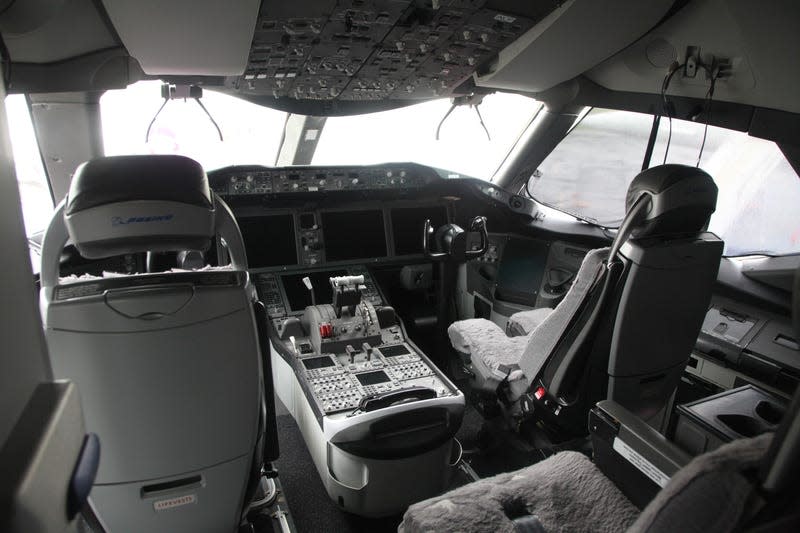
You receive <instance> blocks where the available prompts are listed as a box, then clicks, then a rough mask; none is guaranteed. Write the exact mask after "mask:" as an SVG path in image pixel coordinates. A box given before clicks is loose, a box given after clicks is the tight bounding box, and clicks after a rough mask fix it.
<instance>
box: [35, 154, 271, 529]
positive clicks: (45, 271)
mask: <svg viewBox="0 0 800 533" xmlns="http://www.w3.org/2000/svg"><path fill="white" fill-rule="evenodd" d="M215 234H218V235H219V237H220V238H221V239H222V240H224V242H225V243H226V244H227V249H228V253H229V255H230V257H231V266H230V268H218V269H210V270H209V269H205V270H202V271H186V272H164V273H158V274H142V275H131V276H115V277H103V278H94V279H88V280H81V279H78V280H61V279H59V277H58V263H59V256H60V254H61V250H62V249H63V247H64V245H65V243H66V241H67V238H69V239H70V240H71V241H72V242H73V244H74V245H75V247H76V248H77V249H78V250H79V251H80V253H81V254H82V255H85V256H87V257H92V258H101V257H106V256H110V255H115V254H119V253H134V252H144V251H150V250H159V251H167V250H185V249H203V248H204V247H208V246H209V243H210V242H211V239H212V238H213V237H214V236H215ZM41 280H42V294H41V302H42V305H41V311H42V315H43V319H44V324H45V333H46V337H47V341H48V344H49V348H50V357H51V363H52V368H53V374H54V376H55V377H56V378H68V379H71V380H73V381H74V382H75V383H77V385H78V387H79V389H80V391H81V396H82V399H83V403H84V407H85V415H86V424H87V428H88V429H89V430H90V431H93V432H95V433H97V434H98V435H99V437H100V440H101V442H102V445H103V454H102V458H101V461H100V467H99V471H98V475H97V480H96V484H95V487H94V490H93V492H92V496H91V501H92V503H93V505H94V507H95V510H96V512H97V513H98V515H99V516H100V518H101V520H102V521H103V522H104V523H105V524H106V526H107V527H108V528H109V529H110V530H112V531H126V530H136V531H189V530H192V531H194V530H215V531H225V530H227V531H231V530H234V529H235V528H236V527H237V525H238V523H239V520H240V516H241V513H242V509H243V507H244V505H245V504H246V501H245V500H246V492H247V489H248V486H249V485H251V484H252V472H253V471H254V470H255V471H257V470H258V469H260V462H259V461H260V454H256V453H255V450H256V449H257V447H258V446H259V443H260V441H261V433H262V432H263V428H264V420H263V415H262V412H263V396H262V387H263V378H262V368H261V358H260V356H259V338H258V334H257V327H256V323H255V319H254V314H253V305H254V297H253V294H254V291H253V289H252V287H251V286H250V283H249V278H248V274H247V263H246V258H245V255H244V246H243V242H242V238H241V235H240V234H239V231H238V228H237V226H236V223H235V220H234V219H233V216H232V214H231V212H230V210H229V209H228V208H227V206H225V204H224V203H223V202H222V201H221V200H220V199H219V198H218V197H216V196H215V195H213V193H211V192H210V190H209V188H208V183H207V180H206V176H205V173H204V172H203V170H202V168H201V167H200V166H199V165H198V164H197V163H195V162H193V161H191V160H189V159H187V158H182V157H177V156H136V157H118V158H105V159H101V160H96V161H90V162H88V163H85V164H84V165H83V166H81V167H79V169H78V170H77V171H76V174H75V176H74V178H73V181H72V185H71V187H70V191H69V194H68V195H67V198H66V200H65V201H64V202H62V204H61V205H59V207H58V208H57V210H56V213H55V215H54V217H53V220H52V222H51V224H50V226H49V227H48V230H47V233H46V235H45V239H44V245H43V255H42V278H41ZM268 378H269V379H270V381H271V376H268ZM254 463H257V465H256V466H257V468H254Z"/></svg>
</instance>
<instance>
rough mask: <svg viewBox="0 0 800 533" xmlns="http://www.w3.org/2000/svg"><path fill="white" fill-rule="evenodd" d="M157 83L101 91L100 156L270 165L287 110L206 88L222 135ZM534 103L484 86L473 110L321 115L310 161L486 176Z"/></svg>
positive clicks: (434, 107)
mask: <svg viewBox="0 0 800 533" xmlns="http://www.w3.org/2000/svg"><path fill="white" fill-rule="evenodd" d="M160 87H161V82H159V81H143V82H138V83H136V84H134V85H131V86H130V87H128V88H126V89H122V90H117V91H108V92H106V93H105V94H104V95H103V97H102V98H101V99H100V109H101V113H102V121H103V141H104V144H105V153H106V155H121V154H147V153H159V154H163V153H174V154H182V155H186V156H189V157H191V158H193V159H195V160H197V161H199V162H200V163H201V164H202V165H203V166H204V167H205V168H206V169H207V170H210V169H214V168H219V167H223V166H227V165H237V164H261V165H274V164H275V160H276V156H277V153H278V150H279V149H280V143H281V136H282V133H283V127H284V123H285V121H286V113H284V112H281V111H275V110H272V109H269V108H265V107H261V106H258V105H256V104H252V103H250V102H247V101H244V100H241V99H238V98H235V97H232V96H228V95H225V94H221V93H215V92H213V91H205V93H204V95H203V99H202V101H203V104H204V105H205V106H206V108H207V109H208V111H209V113H210V114H211V116H212V117H213V118H214V120H215V121H216V122H217V123H218V124H219V127H220V130H221V132H222V135H223V138H224V141H220V139H219V136H218V134H217V130H216V129H215V128H214V125H213V124H212V123H211V121H210V120H209V118H208V116H206V114H205V113H204V112H203V110H202V109H201V107H200V106H199V105H197V103H196V102H193V101H191V100H188V101H183V100H175V101H170V102H168V103H167V105H166V106H165V107H164V109H163V110H162V111H161V113H160V114H159V115H158V117H157V118H156V120H155V122H154V123H153V125H152V128H151V131H150V138H149V141H146V138H145V137H146V132H147V128H148V125H149V123H150V121H151V120H152V119H153V117H154V116H155V115H156V112H157V111H158V109H159V107H160V106H161V104H162V103H163V100H162V99H161V96H160V95H161V92H160V91H161V89H160ZM540 105H541V104H539V103H538V102H536V101H535V100H533V99H531V98H527V97H524V96H519V95H512V94H491V95H488V96H486V97H485V98H484V100H483V103H481V104H480V106H479V110H480V115H481V117H482V118H483V122H484V124H485V126H486V131H488V133H489V136H490V137H491V139H489V138H488V137H487V133H486V131H484V128H483V127H482V126H481V123H480V120H479V116H478V113H476V111H475V108H470V107H469V106H459V107H457V108H456V109H454V110H453V112H452V113H451V114H450V116H449V117H447V119H446V120H445V121H444V123H443V124H442V126H441V130H440V135H439V140H438V141H437V140H436V129H437V126H438V125H439V123H440V121H441V120H442V118H444V116H445V114H446V113H447V111H448V110H449V109H450V106H451V102H450V100H449V99H440V100H434V101H429V102H423V103H420V104H416V105H412V106H409V107H404V108H400V109H395V110H391V111H384V112H380V113H371V114H366V115H356V116H349V117H331V118H328V119H327V121H326V123H325V127H324V128H323V130H322V132H321V134H320V138H319V142H318V144H317V148H316V152H315V153H314V157H313V159H312V164H314V165H366V164H374V163H385V162H393V161H395V162H406V161H410V162H415V163H421V164H424V165H429V166H433V167H437V168H441V169H447V170H449V171H453V172H455V173H458V174H463V175H468V176H474V177H478V178H482V179H490V178H491V177H492V175H493V174H494V173H495V171H496V170H497V168H498V167H499V166H500V164H501V163H502V162H503V159H504V158H505V157H506V155H507V154H508V153H509V152H510V151H511V149H512V148H513V146H514V144H515V143H516V141H517V140H518V139H519V137H520V135H521V134H522V132H523V131H524V130H525V128H526V127H527V126H528V125H529V124H530V122H531V120H532V118H533V116H534V114H535V113H536V111H537V110H538V109H539V107H540Z"/></svg>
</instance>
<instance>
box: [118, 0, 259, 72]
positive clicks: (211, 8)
mask: <svg viewBox="0 0 800 533" xmlns="http://www.w3.org/2000/svg"><path fill="white" fill-rule="evenodd" d="M260 4H261V2H260V1H259V0H237V1H235V2H231V1H230V0H170V1H169V2H164V1H163V0H103V6H104V7H105V8H106V12H107V13H108V16H109V18H110V19H111V23H112V24H113V25H114V28H115V29H116V30H117V33H118V34H119V36H120V38H121V39H122V42H123V44H124V45H125V47H126V48H127V49H128V52H129V53H130V55H131V56H132V57H134V58H135V59H136V60H137V61H138V62H139V64H140V65H141V67H142V70H143V71H144V72H145V73H146V74H150V75H161V74H172V75H185V76H193V75H203V76H238V75H240V74H242V73H243V72H244V70H245V68H246V66H247V59H248V55H249V53H250V43H251V42H252V41H253V31H254V29H255V24H256V20H257V19H258V10H259V6H260Z"/></svg>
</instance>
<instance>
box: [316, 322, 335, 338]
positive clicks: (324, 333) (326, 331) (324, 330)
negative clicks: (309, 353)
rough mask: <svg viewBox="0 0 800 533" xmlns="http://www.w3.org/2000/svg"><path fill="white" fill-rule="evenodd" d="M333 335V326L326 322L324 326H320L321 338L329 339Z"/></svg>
mask: <svg viewBox="0 0 800 533" xmlns="http://www.w3.org/2000/svg"><path fill="white" fill-rule="evenodd" d="M331 335H333V326H331V325H330V324H328V323H327V322H325V323H324V324H320V325H319V336H320V337H322V338H323V339H327V338H328V337H330V336H331Z"/></svg>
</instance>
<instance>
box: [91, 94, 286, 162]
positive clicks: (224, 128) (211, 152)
mask: <svg viewBox="0 0 800 533" xmlns="http://www.w3.org/2000/svg"><path fill="white" fill-rule="evenodd" d="M202 101H203V105H205V107H206V108H207V109H208V111H209V113H210V114H211V116H212V117H213V118H214V120H215V121H216V122H217V124H218V125H219V128H220V131H221V132H222V136H223V140H222V141H221V140H220V138H219V134H218V133H217V130H216V128H215V127H214V124H213V123H212V122H211V121H210V120H209V118H208V115H206V113H205V112H204V111H203V109H202V108H201V107H200V106H199V105H198V104H197V102H195V101H193V100H192V99H187V100H171V101H169V102H168V103H167V104H166V105H165V106H164V109H162V110H161V113H159V114H158V116H157V117H156V112H158V108H159V107H161V104H163V103H164V100H163V99H162V98H161V82H160V81H157V80H155V81H140V82H137V83H135V84H133V85H131V86H129V87H127V88H125V89H120V90H115V91H107V92H106V93H105V94H104V95H103V96H102V97H101V98H100V113H101V117H102V124H103V145H104V149H105V154H106V155H124V154H180V155H185V156H187V157H191V158H192V159H194V160H196V161H198V162H199V163H200V164H202V165H203V167H204V168H206V170H211V169H214V168H220V167H224V166H228V165H248V164H249V165H273V164H275V156H276V155H277V153H278V147H279V146H280V142H281V134H282V133H283V125H284V123H285V121H286V113H284V112H282V111H275V110H273V109H269V108H266V107H262V106H259V105H256V104H252V103H250V102H247V101H245V100H242V99H239V98H235V97H233V96H229V95H226V94H221V93H217V92H214V91H205V92H204V94H203V99H202ZM153 117H156V119H155V121H154V122H153V125H152V128H151V130H150V138H149V140H148V139H146V134H147V128H148V126H149V125H150V122H151V121H152V120H153Z"/></svg>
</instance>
